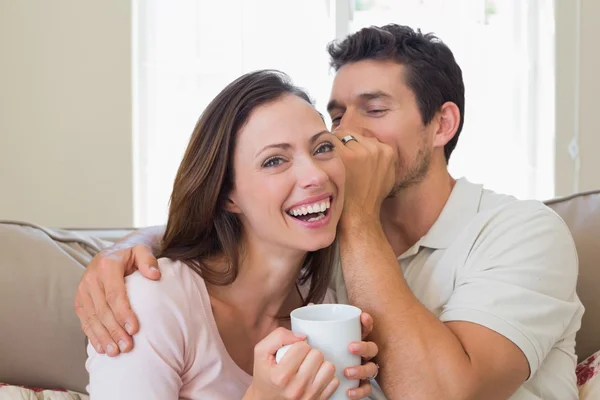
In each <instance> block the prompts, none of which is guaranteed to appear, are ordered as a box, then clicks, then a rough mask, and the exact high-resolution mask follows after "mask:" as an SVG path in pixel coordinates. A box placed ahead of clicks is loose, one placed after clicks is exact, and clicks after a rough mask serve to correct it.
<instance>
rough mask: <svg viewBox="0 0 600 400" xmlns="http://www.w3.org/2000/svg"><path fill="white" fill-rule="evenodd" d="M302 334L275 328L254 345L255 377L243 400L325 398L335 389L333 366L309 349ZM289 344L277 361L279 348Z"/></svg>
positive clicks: (318, 399)
mask: <svg viewBox="0 0 600 400" xmlns="http://www.w3.org/2000/svg"><path fill="white" fill-rule="evenodd" d="M304 339H306V336H305V335H296V334H294V333H293V332H291V331H289V330H287V329H284V328H278V329H276V330H275V331H273V332H271V334H269V335H268V336H267V337H266V338H264V339H263V340H262V341H260V342H259V343H258V344H257V345H256V347H255V348H254V376H253V378H252V384H251V385H250V388H249V389H248V391H247V392H246V395H245V396H244V400H271V399H272V400H275V399H277V400H279V399H290V400H291V399H293V400H325V399H328V398H329V397H330V396H331V395H332V394H333V392H335V390H336V389H337V387H338V386H339V384H340V382H339V381H338V379H337V378H336V377H335V366H334V365H333V364H332V363H330V362H327V361H325V360H324V358H323V354H322V353H321V352H319V351H318V350H315V349H312V348H311V347H310V346H309V345H308V344H307V343H306V342H305V341H304ZM288 344H291V345H292V346H291V347H290V348H289V350H288V351H287V352H286V353H285V355H284V356H283V358H282V359H281V361H280V363H279V364H277V363H276V362H275V354H276V353H277V350H279V348H281V347H283V346H285V345H288Z"/></svg>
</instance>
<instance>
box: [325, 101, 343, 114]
mask: <svg viewBox="0 0 600 400" xmlns="http://www.w3.org/2000/svg"><path fill="white" fill-rule="evenodd" d="M345 108H346V107H344V106H343V105H342V104H341V103H340V102H338V101H337V100H330V101H329V103H327V112H328V113H331V111H332V110H343V109H345Z"/></svg>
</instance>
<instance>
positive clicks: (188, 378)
mask: <svg viewBox="0 0 600 400" xmlns="http://www.w3.org/2000/svg"><path fill="white" fill-rule="evenodd" d="M158 263H159V267H160V271H161V273H162V278H161V279H160V280H159V281H151V280H149V279H146V278H144V277H143V276H142V275H141V274H140V273H139V272H136V273H134V274H133V275H130V276H128V277H127V278H126V288H127V295H128V296H129V300H130V302H131V308H132V309H133V311H134V312H135V313H136V314H137V316H138V319H139V321H140V330H139V332H138V333H137V334H136V335H135V336H134V341H135V343H134V348H133V350H132V351H131V352H129V353H124V354H121V355H119V356H118V357H113V358H111V357H108V356H107V355H104V354H98V353H96V351H95V350H94V348H93V347H92V346H91V344H90V345H88V348H87V351H88V360H87V362H86V368H87V370H88V372H89V373H90V383H89V385H88V387H87V390H88V392H89V393H90V396H91V399H92V400H102V399H106V400H118V399H124V400H136V399H143V400H153V399H156V400H170V399H211V400H233V399H241V398H242V397H243V396H244V393H246V390H247V389H248V387H249V386H250V383H251V382H252V377H251V376H250V375H248V374H247V373H246V372H245V371H244V370H242V369H241V368H240V367H239V366H238V365H237V364H236V363H235V362H234V361H233V359H232V358H231V357H230V356H229V353H227V349H226V348H225V345H224V343H223V340H222V339H221V336H220V334H219V330H218V328H217V324H216V322H215V319H214V316H213V313H212V309H211V305H210V298H209V295H208V292H207V290H206V285H205V284H204V280H203V279H202V278H201V277H200V275H198V274H197V273H196V272H194V271H193V270H192V269H191V268H189V267H188V266H187V265H185V264H183V263H181V262H178V261H172V260H169V259H166V258H162V259H160V260H159V261H158ZM300 291H301V293H303V295H306V294H308V284H307V285H305V286H303V287H301V288H300ZM323 302H324V303H335V302H336V299H335V295H334V294H333V291H332V290H329V291H328V292H327V295H326V296H325V299H324V300H323Z"/></svg>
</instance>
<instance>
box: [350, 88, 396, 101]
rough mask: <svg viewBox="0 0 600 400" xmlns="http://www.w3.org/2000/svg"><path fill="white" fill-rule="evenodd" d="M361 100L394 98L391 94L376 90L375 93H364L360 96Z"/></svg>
mask: <svg viewBox="0 0 600 400" xmlns="http://www.w3.org/2000/svg"><path fill="white" fill-rule="evenodd" d="M358 97H359V98H360V99H361V100H367V101H368V100H376V99H384V100H388V99H391V98H392V96H391V95H390V94H389V93H386V92H384V91H381V90H376V91H374V92H364V93H361V94H359V95H358Z"/></svg>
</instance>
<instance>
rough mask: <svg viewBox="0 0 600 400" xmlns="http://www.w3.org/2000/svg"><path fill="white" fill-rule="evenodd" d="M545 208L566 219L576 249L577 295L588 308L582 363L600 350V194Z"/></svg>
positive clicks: (552, 202) (580, 337) (581, 340)
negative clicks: (577, 261)
mask: <svg viewBox="0 0 600 400" xmlns="http://www.w3.org/2000/svg"><path fill="white" fill-rule="evenodd" d="M546 204H547V205H548V206H549V207H550V208H552V209H553V210H554V211H556V213H557V214H558V215H560V216H561V217H562V219H564V221H565V222H566V224H567V226H568V227H569V229H570V230H571V234H572V235H573V239H574V240H575V246H576V247H577V255H578V257H579V279H578V281H577V294H578V295H579V298H580V300H581V302H582V303H583V305H584V307H585V313H584V314H583V320H582V322H581V330H580V331H579V332H578V333H577V346H576V352H577V356H578V358H579V360H580V361H581V360H583V359H585V358H587V357H588V356H590V355H591V354H593V353H595V352H597V351H599V350H600V190H596V191H590V192H584V193H578V194H575V195H572V196H567V197H562V198H557V199H554V200H550V201H547V202H546Z"/></svg>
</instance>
